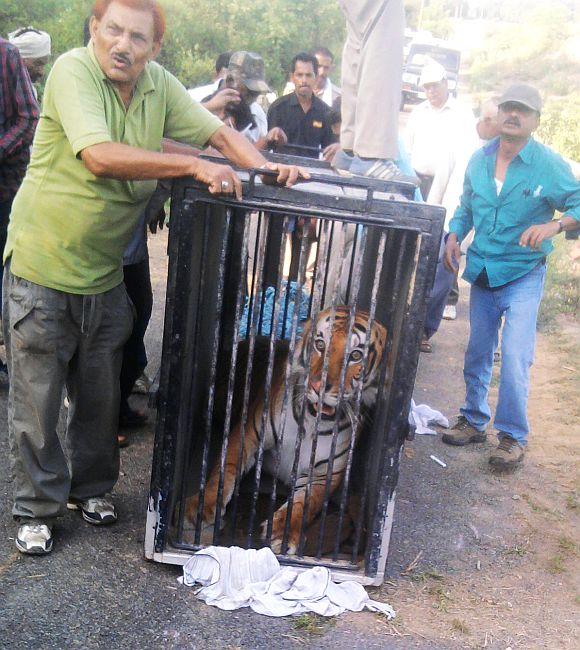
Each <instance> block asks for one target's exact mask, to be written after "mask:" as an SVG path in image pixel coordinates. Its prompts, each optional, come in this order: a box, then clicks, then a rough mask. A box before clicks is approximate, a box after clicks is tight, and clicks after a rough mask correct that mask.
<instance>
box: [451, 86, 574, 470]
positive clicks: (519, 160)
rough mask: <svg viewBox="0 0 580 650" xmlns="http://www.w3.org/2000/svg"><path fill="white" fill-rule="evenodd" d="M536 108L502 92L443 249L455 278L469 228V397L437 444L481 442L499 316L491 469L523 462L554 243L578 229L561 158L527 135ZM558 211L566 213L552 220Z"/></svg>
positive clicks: (522, 94) (524, 91) (531, 92)
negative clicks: (492, 134) (493, 128)
mask: <svg viewBox="0 0 580 650" xmlns="http://www.w3.org/2000/svg"><path fill="white" fill-rule="evenodd" d="M540 111H541V99H540V95H539V93H538V91H537V90H536V89H535V88H532V87H531V86H527V85H523V84H517V85H514V86H511V87H510V88H508V90H507V91H506V92H505V93H504V94H503V96H502V97H501V99H500V101H499V109H498V126H499V129H500V136H499V138H496V139H494V140H492V141H491V143H490V144H488V145H487V146H485V147H484V148H483V149H480V150H479V151H477V152H476V153H475V154H474V155H473V157H472V158H471V160H470V161H469V164H468V167H467V171H466V174H465V183H464V188H463V195H462V197H461V204H460V206H459V207H458V208H457V210H456V212H455V215H454V217H453V219H452V220H451V222H450V224H449V235H448V238H447V243H446V249H445V264H446V266H447V268H448V269H449V270H454V271H455V272H457V269H458V265H459V260H460V256H461V251H460V248H459V245H460V243H461V241H462V240H463V239H464V238H465V237H466V236H467V234H468V233H469V232H470V231H471V229H473V230H474V231H475V234H474V239H473V243H472V244H471V246H470V247H469V249H468V251H467V265H466V268H465V273H464V276H463V277H464V278H465V279H466V280H467V281H468V282H470V283H471V285H472V287H471V294H470V314H469V317H470V337H469V343H468V346H467V350H466V352H465V363H464V371H463V374H464V378H465V385H466V398H465V404H464V406H463V407H462V408H461V415H460V416H459V418H458V420H457V423H456V425H455V426H454V427H453V428H452V429H451V430H450V431H449V432H447V433H445V434H444V435H443V441H444V442H446V443H448V444H452V445H466V444H468V443H470V442H483V441H484V440H485V438H486V434H485V429H486V426H487V424H488V422H489V421H490V419H491V412H490V409H489V405H488V402H487V395H488V390H489V383H490V380H491V375H492V368H493V353H494V350H495V348H496V346H497V341H498V330H499V327H500V324H501V321H502V319H503V320H504V321H505V324H504V328H503V334H502V355H501V358H502V365H501V374H500V385H499V398H498V403H497V408H496V414H495V420H494V426H495V428H496V429H497V431H498V438H499V445H498V447H497V448H496V449H495V450H494V451H493V452H492V454H491V456H490V459H489V462H490V463H491V465H492V466H493V467H495V468H497V469H511V468H513V467H515V466H516V465H517V464H518V463H521V462H522V460H523V458H524V449H525V446H526V443H527V437H528V432H529V426H528V420H527V413H526V411H527V400H528V388H529V369H530V367H531V365H532V362H533V357H534V347H535V334H536V318H537V314H538V308H539V305H540V301H541V299H542V292H543V287H544V279H545V275H546V257H547V256H548V255H549V253H550V252H551V251H552V249H553V244H552V241H551V239H552V238H553V237H554V236H556V235H558V234H559V233H561V232H563V231H565V230H570V231H571V230H576V229H577V228H578V227H579V226H580V223H579V222H580V184H579V183H578V182H577V181H576V180H575V178H574V176H573V175H572V172H571V170H570V167H569V165H568V164H567V163H566V162H565V161H564V160H563V159H562V158H561V156H559V155H558V154H556V153H554V152H553V151H551V150H550V149H549V148H548V147H545V146H544V145H542V144H539V143H538V142H536V141H535V140H534V139H533V138H532V137H531V136H532V133H533V131H534V130H535V129H536V128H537V126H538V124H539V118H540ZM555 210H558V211H559V212H561V213H562V214H563V216H562V217H561V218H559V219H557V220H555V219H554V211H555Z"/></svg>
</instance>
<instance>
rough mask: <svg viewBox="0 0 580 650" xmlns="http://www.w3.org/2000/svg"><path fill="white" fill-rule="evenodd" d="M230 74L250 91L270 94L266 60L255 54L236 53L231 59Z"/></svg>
mask: <svg viewBox="0 0 580 650" xmlns="http://www.w3.org/2000/svg"><path fill="white" fill-rule="evenodd" d="M228 73H230V74H232V75H234V76H237V77H238V78H239V79H240V80H241V81H242V83H243V84H244V85H245V86H246V88H247V89H248V90H251V91H253V92H257V93H269V92H270V86H268V84H267V83H266V81H265V80H264V59H262V57H261V56H260V55H259V54H256V53H255V52H244V51H241V52H234V53H233V54H232V56H231V58H230V64H229V66H228Z"/></svg>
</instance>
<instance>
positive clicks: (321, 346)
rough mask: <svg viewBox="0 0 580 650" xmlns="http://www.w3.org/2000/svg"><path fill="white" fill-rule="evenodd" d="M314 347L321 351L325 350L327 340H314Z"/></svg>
mask: <svg viewBox="0 0 580 650" xmlns="http://www.w3.org/2000/svg"><path fill="white" fill-rule="evenodd" d="M314 347H315V348H316V349H317V350H318V351H319V352H323V351H324V348H325V347H326V344H325V342H324V339H316V341H314Z"/></svg>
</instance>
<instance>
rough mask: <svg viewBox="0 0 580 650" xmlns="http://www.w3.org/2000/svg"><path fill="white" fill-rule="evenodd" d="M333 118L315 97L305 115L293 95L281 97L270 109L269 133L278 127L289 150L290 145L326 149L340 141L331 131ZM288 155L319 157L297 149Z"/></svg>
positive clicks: (313, 153)
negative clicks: (286, 138) (282, 132)
mask: <svg viewBox="0 0 580 650" xmlns="http://www.w3.org/2000/svg"><path fill="white" fill-rule="evenodd" d="M331 117H332V112H331V110H330V108H329V107H328V106H327V105H326V104H325V103H324V102H323V101H322V100H321V99H318V97H316V96H314V95H313V96H312V106H311V107H310V110H309V111H308V112H307V113H305V112H304V111H303V110H302V106H300V103H299V102H298V96H297V95H296V93H295V92H294V93H291V94H290V95H284V96H283V97H280V98H279V99H277V100H276V101H275V102H274V103H273V104H272V106H270V110H269V111H268V131H270V130H271V129H273V128H274V127H276V126H279V127H280V128H281V129H282V130H283V131H284V133H285V134H286V135H287V137H288V145H287V150H290V149H292V147H291V145H293V144H297V145H303V146H307V147H316V148H319V147H321V148H322V149H324V148H325V147H327V146H328V145H329V144H332V143H333V142H336V141H337V137H336V136H335V135H334V133H333V132H332V129H331V128H330V123H331ZM289 153H293V154H295V155H298V156H308V157H311V158H317V157H318V155H317V154H316V153H315V152H313V151H311V152H308V151H304V150H303V149H299V148H298V147H297V148H296V150H294V151H289Z"/></svg>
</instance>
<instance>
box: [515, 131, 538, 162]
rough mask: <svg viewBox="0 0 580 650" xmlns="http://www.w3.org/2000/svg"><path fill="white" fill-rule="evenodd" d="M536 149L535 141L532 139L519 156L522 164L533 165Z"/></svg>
mask: <svg viewBox="0 0 580 650" xmlns="http://www.w3.org/2000/svg"><path fill="white" fill-rule="evenodd" d="M534 147H535V142H534V139H533V138H532V137H530V138H529V139H528V141H527V142H526V144H525V146H524V148H523V149H522V150H521V151H520V153H519V154H518V156H519V157H520V158H521V160H522V162H523V163H525V164H526V165H531V164H532V159H533V157H534Z"/></svg>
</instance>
